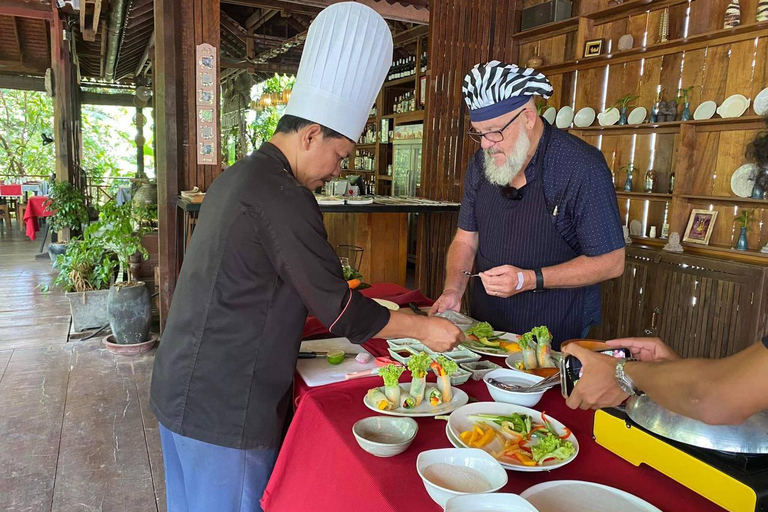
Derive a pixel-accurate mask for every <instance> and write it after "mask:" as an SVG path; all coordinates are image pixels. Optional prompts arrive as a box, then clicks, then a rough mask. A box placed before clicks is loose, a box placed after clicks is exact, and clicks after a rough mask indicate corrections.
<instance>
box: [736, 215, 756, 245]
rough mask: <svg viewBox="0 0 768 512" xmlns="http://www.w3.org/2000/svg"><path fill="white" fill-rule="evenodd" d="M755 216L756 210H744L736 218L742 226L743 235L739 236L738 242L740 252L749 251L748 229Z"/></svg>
mask: <svg viewBox="0 0 768 512" xmlns="http://www.w3.org/2000/svg"><path fill="white" fill-rule="evenodd" d="M754 214H755V210H742V211H741V213H740V214H739V216H738V217H736V222H737V223H739V224H741V234H740V235H739V241H738V242H736V249H737V250H739V251H746V250H747V246H748V244H747V227H748V226H749V223H750V221H752V220H753V219H752V218H753V216H754Z"/></svg>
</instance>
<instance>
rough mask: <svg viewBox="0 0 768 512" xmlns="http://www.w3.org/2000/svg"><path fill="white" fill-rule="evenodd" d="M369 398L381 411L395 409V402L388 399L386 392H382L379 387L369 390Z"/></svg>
mask: <svg viewBox="0 0 768 512" xmlns="http://www.w3.org/2000/svg"><path fill="white" fill-rule="evenodd" d="M368 400H370V402H371V403H372V404H373V405H374V406H376V408H377V409H378V410H380V411H389V410H391V409H394V404H392V402H390V401H389V400H387V397H386V396H384V393H382V392H381V390H380V389H379V388H373V389H369V390H368Z"/></svg>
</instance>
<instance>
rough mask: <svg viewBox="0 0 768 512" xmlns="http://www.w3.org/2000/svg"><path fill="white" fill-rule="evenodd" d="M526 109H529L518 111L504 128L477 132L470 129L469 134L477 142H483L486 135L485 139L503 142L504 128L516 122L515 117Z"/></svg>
mask: <svg viewBox="0 0 768 512" xmlns="http://www.w3.org/2000/svg"><path fill="white" fill-rule="evenodd" d="M526 110H528V109H527V108H524V109H523V110H521V111H520V112H518V113H517V115H516V116H515V117H513V118H512V119H511V120H510V121H509V122H508V123H507V124H505V125H504V128H502V129H501V130H493V131H491V132H485V133H480V132H475V131H472V130H470V131H468V132H467V135H469V137H470V138H471V139H472V140H473V141H475V142H477V143H478V144H480V143H482V142H483V137H485V139H486V140H487V141H489V142H493V143H494V144H495V143H497V142H501V141H503V140H504V130H506V129H507V128H509V125H511V124H512V123H514V122H515V119H517V118H518V117H520V114H522V113H523V112H525V111H526Z"/></svg>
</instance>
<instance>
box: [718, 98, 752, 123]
mask: <svg viewBox="0 0 768 512" xmlns="http://www.w3.org/2000/svg"><path fill="white" fill-rule="evenodd" d="M748 108H749V99H748V98H747V97H746V96H743V95H741V94H734V95H733V96H728V97H727V98H726V99H725V101H724V102H723V104H722V105H720V106H719V107H718V108H717V113H718V114H720V117H722V118H728V117H741V115H742V114H743V113H744V112H746V111H747V109H748Z"/></svg>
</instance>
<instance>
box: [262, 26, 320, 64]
mask: <svg viewBox="0 0 768 512" xmlns="http://www.w3.org/2000/svg"><path fill="white" fill-rule="evenodd" d="M306 40H307V32H306V31H305V32H302V33H300V34H296V35H295V36H293V37H292V38H290V39H286V40H285V41H284V42H283V44H282V45H281V46H278V47H277V48H273V49H271V50H267V51H266V52H262V53H260V54H258V55H257V56H256V58H254V59H253V62H254V64H264V63H265V62H267V61H268V60H271V59H274V58H275V57H277V56H279V55H282V54H284V53H286V52H288V51H289V50H291V49H292V48H295V47H297V46H301V45H303V44H304V41H306Z"/></svg>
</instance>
